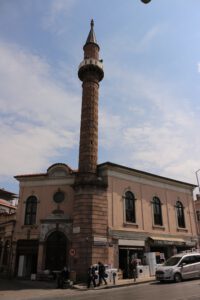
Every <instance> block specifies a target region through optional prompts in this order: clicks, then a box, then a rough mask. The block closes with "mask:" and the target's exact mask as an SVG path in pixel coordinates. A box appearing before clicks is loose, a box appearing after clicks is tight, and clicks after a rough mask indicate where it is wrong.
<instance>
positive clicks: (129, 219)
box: [124, 190, 136, 224]
mask: <svg viewBox="0 0 200 300" xmlns="http://www.w3.org/2000/svg"><path fill="white" fill-rule="evenodd" d="M135 200H136V198H135V195H134V193H133V192H131V191H130V190H128V191H126V192H125V193H124V221H125V223H129V224H136V207H135ZM131 203H132V204H131Z"/></svg>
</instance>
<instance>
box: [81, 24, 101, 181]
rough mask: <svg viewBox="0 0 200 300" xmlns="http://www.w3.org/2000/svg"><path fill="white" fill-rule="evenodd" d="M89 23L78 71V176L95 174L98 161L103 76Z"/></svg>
mask: <svg viewBox="0 0 200 300" xmlns="http://www.w3.org/2000/svg"><path fill="white" fill-rule="evenodd" d="M93 26H94V22H93V21H92V22H91V30H90V32H89V35H88V38H87V40H86V44H85V45H84V47H83V50H84V60H83V61H82V62H81V64H80V66H79V70H78V76H79V78H80V80H81V81H82V82H83V84H82V109H81V129H80V145H79V174H80V175H81V174H84V175H86V174H88V175H89V174H96V169H97V161H98V99H99V81H101V80H102V78H103V76H104V72H103V65H102V61H100V60H99V45H98V44H97V41H96V37H95V33H94V30H93Z"/></svg>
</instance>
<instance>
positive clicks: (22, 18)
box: [0, 0, 200, 193]
mask: <svg viewBox="0 0 200 300" xmlns="http://www.w3.org/2000/svg"><path fill="white" fill-rule="evenodd" d="M199 11H200V1H199V0H190V1H188V0H162V1H161V0H152V1H151V2H150V4H148V5H145V4H143V3H142V2H141V1H140V0H126V1H122V0H121V1H119V0H109V1H108V0H84V1H83V0H42V1H41V0H0V132H1V139H0V147H1V156H0V165H1V168H0V186H1V187H3V188H6V189H9V190H11V191H13V192H16V193H18V183H17V181H16V180H15V179H14V178H13V176H15V175H18V174H32V173H40V172H46V170H47V168H48V167H49V166H50V165H51V164H53V163H55V162H63V163H67V164H68V165H69V166H71V167H72V168H77V166H78V146H79V126H80V112H81V82H80V81H79V79H78V77H77V69H78V65H79V63H80V62H81V60H82V59H83V50H82V47H83V45H84V43H85V41H86V38H87V35H88V32H89V29H90V20H91V18H93V19H94V22H95V27H94V29H95V33H96V37H97V41H98V43H99V45H100V48H101V52H100V56H101V58H102V59H103V60H104V70H105V78H104V80H103V81H102V82H101V84H100V98H99V163H102V162H105V161H111V162H114V163H117V164H122V165H125V166H128V167H133V168H136V169H139V170H143V171H147V172H151V173H155V174H158V175H162V176H166V177H171V178H174V179H178V180H183V181H188V182H192V183H196V178H195V171H196V170H198V169H199V168H200V154H199V152H200V151H199V149H200V136H199V132H198V131H199V128H200V117H199V116H200V101H199V97H200V84H199V83H200V30H199V28H200V18H199Z"/></svg>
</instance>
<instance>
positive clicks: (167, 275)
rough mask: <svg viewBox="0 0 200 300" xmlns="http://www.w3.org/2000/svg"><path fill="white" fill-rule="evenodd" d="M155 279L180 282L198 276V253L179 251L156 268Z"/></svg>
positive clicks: (199, 255) (199, 265)
mask: <svg viewBox="0 0 200 300" xmlns="http://www.w3.org/2000/svg"><path fill="white" fill-rule="evenodd" d="M155 276H156V280H158V281H160V282H163V281H175V282H180V281H182V280H184V279H191V278H197V277H200V253H196V252H192V253H179V254H176V255H174V256H172V257H170V258H169V259H168V260H166V262H165V263H164V264H163V265H161V266H159V267H157V268H156V273H155Z"/></svg>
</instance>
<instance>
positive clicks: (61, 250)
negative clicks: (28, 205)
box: [45, 231, 67, 270]
mask: <svg viewBox="0 0 200 300" xmlns="http://www.w3.org/2000/svg"><path fill="white" fill-rule="evenodd" d="M66 256H67V238H66V236H65V235H64V233H62V232H61V231H54V232H52V233H51V234H50V235H49V237H48V238H47V241H46V260H45V269H48V270H61V269H63V267H64V266H65V265H66Z"/></svg>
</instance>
